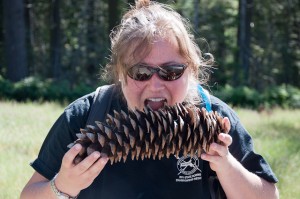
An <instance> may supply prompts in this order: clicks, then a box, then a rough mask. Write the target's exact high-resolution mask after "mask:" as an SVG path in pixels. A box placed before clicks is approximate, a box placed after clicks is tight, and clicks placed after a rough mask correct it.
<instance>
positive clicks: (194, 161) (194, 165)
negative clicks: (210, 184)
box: [176, 155, 202, 182]
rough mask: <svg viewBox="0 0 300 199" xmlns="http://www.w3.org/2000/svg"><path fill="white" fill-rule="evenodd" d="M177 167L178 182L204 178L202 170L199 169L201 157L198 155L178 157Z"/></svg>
mask: <svg viewBox="0 0 300 199" xmlns="http://www.w3.org/2000/svg"><path fill="white" fill-rule="evenodd" d="M177 169H178V171H179V173H178V174H177V175H178V178H177V179H176V182H191V181H195V180H201V179H202V175H201V173H202V171H201V170H200V169H199V159H198V156H197V155H194V156H192V157H191V156H190V155H187V156H186V157H184V156H182V157H180V158H178V161H177Z"/></svg>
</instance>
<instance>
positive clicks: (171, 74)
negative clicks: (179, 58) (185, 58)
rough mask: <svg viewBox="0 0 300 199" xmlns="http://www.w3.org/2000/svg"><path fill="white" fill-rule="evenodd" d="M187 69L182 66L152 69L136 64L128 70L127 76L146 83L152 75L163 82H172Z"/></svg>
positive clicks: (174, 65)
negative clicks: (155, 75)
mask: <svg viewBox="0 0 300 199" xmlns="http://www.w3.org/2000/svg"><path fill="white" fill-rule="evenodd" d="M186 68H187V66H186V65H184V64H170V65H165V66H159V67H153V66H149V65H145V64H136V65H134V66H132V67H131V68H129V70H128V72H127V74H128V76H129V77H130V78H132V79H134V80H137V81H147V80H149V79H150V78H151V77H152V76H153V74H154V73H156V74H157V75H158V76H159V78H160V79H162V80H164V81H173V80H176V79H178V78H180V77H181V76H182V74H183V73H184V70H185V69H186Z"/></svg>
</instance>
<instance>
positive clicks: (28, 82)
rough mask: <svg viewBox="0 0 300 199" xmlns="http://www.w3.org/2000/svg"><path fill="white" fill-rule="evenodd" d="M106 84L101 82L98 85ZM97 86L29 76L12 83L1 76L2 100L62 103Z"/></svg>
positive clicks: (0, 92) (0, 93)
mask: <svg viewBox="0 0 300 199" xmlns="http://www.w3.org/2000/svg"><path fill="white" fill-rule="evenodd" d="M102 84H104V83H103V82H99V84H98V86H100V85H102ZM95 88H96V85H95V86H91V85H88V84H84V83H79V84H77V85H71V84H70V82H68V81H54V80H52V79H47V80H41V79H39V78H35V77H28V78H26V79H24V80H22V81H19V82H16V83H11V82H9V81H7V80H5V79H3V78H2V77H1V76H0V100H16V101H40V102H43V101H56V102H60V103H64V102H70V101H73V100H75V99H77V98H79V97H81V96H83V95H85V94H87V93H89V92H92V91H94V90H95Z"/></svg>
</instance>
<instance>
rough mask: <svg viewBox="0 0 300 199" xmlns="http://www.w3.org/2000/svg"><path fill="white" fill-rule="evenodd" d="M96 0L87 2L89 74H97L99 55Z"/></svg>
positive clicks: (87, 65) (87, 63)
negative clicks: (97, 47)
mask: <svg viewBox="0 0 300 199" xmlns="http://www.w3.org/2000/svg"><path fill="white" fill-rule="evenodd" d="M94 6H95V1H94V0H87V4H86V7H87V8H86V11H87V12H86V15H87V32H86V38H87V39H86V41H87V43H86V47H87V48H86V55H87V57H86V58H87V59H86V60H87V61H86V68H87V73H88V75H89V76H91V75H95V72H96V65H97V60H96V58H97V56H96V49H95V45H96V32H95V30H96V27H95V22H94V21H95V17H94Z"/></svg>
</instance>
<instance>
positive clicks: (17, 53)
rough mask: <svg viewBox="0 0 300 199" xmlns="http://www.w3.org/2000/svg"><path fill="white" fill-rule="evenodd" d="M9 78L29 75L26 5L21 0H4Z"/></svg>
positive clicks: (20, 77)
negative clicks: (25, 18)
mask: <svg viewBox="0 0 300 199" xmlns="http://www.w3.org/2000/svg"><path fill="white" fill-rule="evenodd" d="M3 13H4V38H5V55H6V64H7V78H8V79H9V80H11V81H13V82H17V81H20V80H21V79H23V78H25V77H26V76H27V75H28V64H27V49H26V30H25V20H24V5H23V1H20V0H3Z"/></svg>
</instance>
